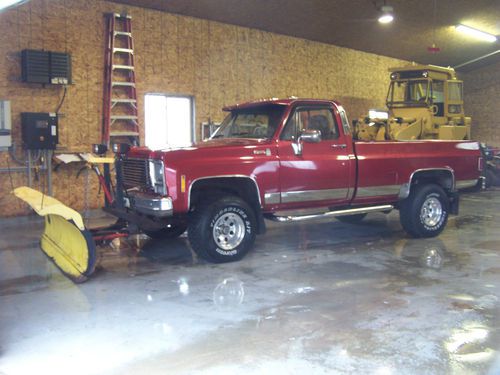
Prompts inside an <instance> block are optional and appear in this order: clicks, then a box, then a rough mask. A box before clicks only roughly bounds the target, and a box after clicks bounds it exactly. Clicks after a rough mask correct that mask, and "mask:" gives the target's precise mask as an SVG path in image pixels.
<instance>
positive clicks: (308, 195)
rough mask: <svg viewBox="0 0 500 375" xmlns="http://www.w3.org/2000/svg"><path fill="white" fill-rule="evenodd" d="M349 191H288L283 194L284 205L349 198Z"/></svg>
mask: <svg viewBox="0 0 500 375" xmlns="http://www.w3.org/2000/svg"><path fill="white" fill-rule="evenodd" d="M348 192H349V189H347V188H341V189H324V190H303V191H288V192H284V193H281V202H282V203H294V202H307V201H323V200H329V199H343V198H347V193H348Z"/></svg>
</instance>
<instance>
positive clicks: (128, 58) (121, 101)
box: [102, 13, 139, 146]
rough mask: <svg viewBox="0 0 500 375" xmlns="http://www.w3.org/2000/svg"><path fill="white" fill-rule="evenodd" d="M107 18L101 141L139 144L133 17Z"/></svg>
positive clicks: (117, 14)
mask: <svg viewBox="0 0 500 375" xmlns="http://www.w3.org/2000/svg"><path fill="white" fill-rule="evenodd" d="M106 20H107V44H106V56H105V60H106V61H105V66H104V69H105V73H104V100H103V117H102V143H103V144H106V145H108V146H109V145H110V143H115V142H123V141H125V142H127V143H130V144H133V145H139V122H138V115H137V92H136V87H135V67H134V42H133V39H132V17H131V16H129V15H126V14H119V13H109V14H106Z"/></svg>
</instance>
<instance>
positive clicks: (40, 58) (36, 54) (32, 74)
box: [21, 49, 71, 85]
mask: <svg viewBox="0 0 500 375" xmlns="http://www.w3.org/2000/svg"><path fill="white" fill-rule="evenodd" d="M21 68H22V79H23V82H28V83H42V84H52V85H67V84H70V83H71V55H69V54H68V53H62V52H51V51H41V50H31V49H25V50H23V51H22V52H21Z"/></svg>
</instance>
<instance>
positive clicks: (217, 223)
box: [188, 196, 257, 263]
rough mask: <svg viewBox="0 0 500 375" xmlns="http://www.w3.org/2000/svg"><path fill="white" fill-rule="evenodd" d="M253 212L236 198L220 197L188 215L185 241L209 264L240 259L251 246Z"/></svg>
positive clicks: (254, 232) (253, 239)
mask: <svg viewBox="0 0 500 375" xmlns="http://www.w3.org/2000/svg"><path fill="white" fill-rule="evenodd" d="M256 230H257V220H256V218H255V213H254V211H253V210H252V209H251V208H250V206H248V204H246V203H245V202H244V201H243V200H242V199H240V198H238V197H233V196H230V197H224V198H220V199H218V200H216V201H214V202H213V203H210V204H206V205H201V206H198V207H197V208H196V209H195V210H194V212H192V213H191V216H190V218H189V224H188V238H189V242H190V243H191V246H192V248H193V250H194V251H195V252H196V254H198V256H200V257H201V258H204V259H206V260H208V261H211V262H216V263H225V262H233V261H237V260H240V259H241V258H243V257H244V256H245V255H246V254H247V253H248V251H249V250H250V249H251V247H252V246H253V244H254V242H255V235H256Z"/></svg>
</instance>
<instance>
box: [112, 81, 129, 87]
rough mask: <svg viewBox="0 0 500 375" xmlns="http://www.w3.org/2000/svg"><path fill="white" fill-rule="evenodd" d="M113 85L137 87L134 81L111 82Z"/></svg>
mask: <svg viewBox="0 0 500 375" xmlns="http://www.w3.org/2000/svg"><path fill="white" fill-rule="evenodd" d="M111 86H124V87H135V83H134V82H111Z"/></svg>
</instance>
